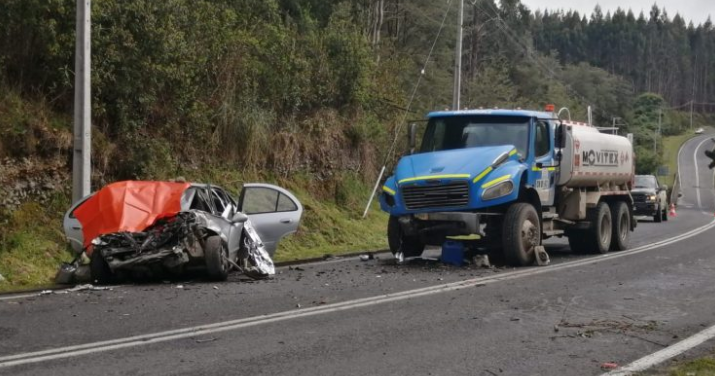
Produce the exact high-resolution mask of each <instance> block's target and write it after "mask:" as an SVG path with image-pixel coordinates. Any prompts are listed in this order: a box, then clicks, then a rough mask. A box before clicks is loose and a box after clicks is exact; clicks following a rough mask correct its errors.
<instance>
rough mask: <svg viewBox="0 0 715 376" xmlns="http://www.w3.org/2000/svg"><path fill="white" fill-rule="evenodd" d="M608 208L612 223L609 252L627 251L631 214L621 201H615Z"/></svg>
mask: <svg viewBox="0 0 715 376" xmlns="http://www.w3.org/2000/svg"><path fill="white" fill-rule="evenodd" d="M610 207H611V219H612V221H613V232H612V234H611V251H625V250H626V249H628V239H629V237H630V234H631V214H630V213H629V212H628V206H627V205H626V203H625V202H623V201H616V202H614V203H612V204H611V205H610Z"/></svg>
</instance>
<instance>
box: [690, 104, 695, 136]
mask: <svg viewBox="0 0 715 376" xmlns="http://www.w3.org/2000/svg"><path fill="white" fill-rule="evenodd" d="M693 102H694V101H693V100H692V99H691V100H690V130H691V131H692V130H693Z"/></svg>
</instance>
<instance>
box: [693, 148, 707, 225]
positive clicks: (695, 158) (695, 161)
mask: <svg viewBox="0 0 715 376" xmlns="http://www.w3.org/2000/svg"><path fill="white" fill-rule="evenodd" d="M706 141H708V139H707V138H706V139H704V140H703V141H702V142H700V143H699V144H698V146H697V147H696V148H695V153H693V166H695V196H696V197H697V198H698V207H699V208H702V206H703V203H702V202H701V201H700V171H699V170H698V150H700V147H701V146H703V144H704V143H705V142H706ZM703 213H705V212H703Z"/></svg>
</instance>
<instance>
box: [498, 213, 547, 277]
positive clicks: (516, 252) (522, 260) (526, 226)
mask: <svg viewBox="0 0 715 376" xmlns="http://www.w3.org/2000/svg"><path fill="white" fill-rule="evenodd" d="M502 236H503V238H502V243H503V244H504V258H505V260H506V263H507V264H509V265H512V266H526V265H531V264H533V263H534V260H535V257H536V247H537V246H539V245H540V244H541V222H540V221H539V214H538V213H537V212H536V209H534V206H532V205H531V204H527V203H525V202H519V203H516V204H513V205H511V206H510V207H509V209H507V211H506V214H505V215H504V229H503V232H502Z"/></svg>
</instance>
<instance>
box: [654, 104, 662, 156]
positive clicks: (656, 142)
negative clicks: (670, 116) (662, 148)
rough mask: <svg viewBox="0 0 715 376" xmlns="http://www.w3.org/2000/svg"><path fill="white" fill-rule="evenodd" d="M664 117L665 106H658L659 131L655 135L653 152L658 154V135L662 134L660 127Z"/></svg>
mask: <svg viewBox="0 0 715 376" xmlns="http://www.w3.org/2000/svg"><path fill="white" fill-rule="evenodd" d="M662 118H663V108H662V107H660V108H658V133H656V134H655V137H653V154H655V155H658V136H660V127H661V123H662V121H663V120H662Z"/></svg>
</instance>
